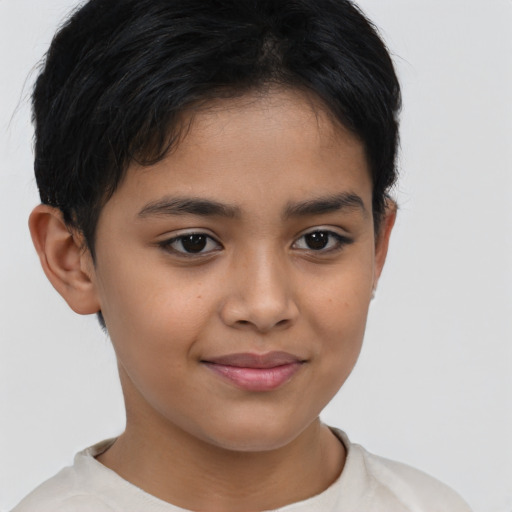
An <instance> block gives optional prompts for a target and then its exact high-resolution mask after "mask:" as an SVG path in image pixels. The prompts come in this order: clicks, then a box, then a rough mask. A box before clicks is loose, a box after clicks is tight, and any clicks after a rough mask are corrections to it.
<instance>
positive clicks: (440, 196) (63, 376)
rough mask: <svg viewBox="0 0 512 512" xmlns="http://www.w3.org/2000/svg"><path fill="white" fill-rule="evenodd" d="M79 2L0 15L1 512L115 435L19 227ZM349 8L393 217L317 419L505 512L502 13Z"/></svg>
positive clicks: (368, 5) (97, 352)
mask: <svg viewBox="0 0 512 512" xmlns="http://www.w3.org/2000/svg"><path fill="white" fill-rule="evenodd" d="M76 4H77V2H76V1H72V0H45V1H42V0H0V62H1V67H0V69H1V79H0V92H1V94H0V240H1V246H0V247H1V249H0V290H1V292H0V315H1V321H0V510H8V509H10V508H11V507H12V506H13V505H14V504H15V503H16V502H17V501H18V500H19V499H21V498H22V496H23V495H25V494H26V493H27V492H28V491H30V490H31V489H32V488H33V487H34V486H35V485H36V484H38V483H40V482H41V481H42V480H43V479H46V478H47V477H49V476H51V475H52V474H54V473H55V472H56V471H57V470H59V469H60V468H61V467H62V466H64V465H66V464H69V463H71V461H72V456H73V454H74V453H75V452H76V451H78V450H80V449H82V448H84V447H85V446H87V445H90V444H93V443H95V442H97V441H99V440H100V439H103V438H106V437H110V436H114V435H116V434H119V433H120V432H121V430H122V427H123V421H124V420H123V406H122V400H121V394H120V389H119V385H118V383H117V377H116V374H115V372H116V369H115V360H114V356H113V353H112V350H111V348H110V344H109V341H108V339H107V338H106V337H105V335H104V334H103V333H102V332H101V330H100V329H99V327H98V326H97V325H96V320H95V318H84V317H79V316H76V315H75V314H74V313H72V312H71V311H70V310H69V309H68V308H67V306H66V305H65V303H64V302H63V300H62V299H61V298H60V297H59V296H58V295H57V294H56V292H55V291H54V290H53V289H52V288H51V286H50V285H49V284H48V282H47V281H46V278H45V277H44V275H43V273H42V271H41V269H40V268H39V263H38V261H37V258H36V256H35V253H34V251H33V249H32V245H31V242H30V239H29V234H28V229H27V217H28V214H29V212H30V210H31V208H32V207H33V206H34V205H35V204H37V202H38V197H37V191H36V186H35V183H34V179H33V177H32V153H31V140H32V131H31V127H30V121H29V119H30V114H29V111H28V108H27V107H28V95H29V93H30V87H31V83H32V80H33V78H34V73H33V72H32V74H31V70H32V71H33V69H34V68H35V63H36V62H37V61H38V60H39V59H40V58H41V56H42V55H43V54H44V52H45V51H46V49H47V47H48V44H49V41H50V38H51V36H52V34H53V33H54V31H55V28H56V27H57V24H58V22H59V20H61V19H62V17H63V16H64V14H65V13H66V12H67V11H68V10H69V9H70V7H72V6H74V5H76ZM359 4H360V5H361V7H362V8H363V9H364V10H365V11H366V13H367V14H368V15H369V16H370V18H372V19H373V20H374V22H375V23H376V24H377V26H379V27H380V29H381V32H382V34H383V36H384V38H385V39H386V41H387V43H388V46H389V47H390V49H391V51H392V52H393V53H394V54H395V62H396V65H397V68H398V71H399V74H400V77H401V81H402V85H403V93H404V109H403V116H402V119H403V121H402V152H401V158H400V169H401V174H402V179H401V182H400V185H399V186H398V187H397V190H396V196H397V198H398V201H399V203H400V206H401V209H400V213H399V220H398V224H397V226H396V231H395V233H394V236H393V238H392V246H391V251H390V254H389V258H388V263H387V268H386V269H385V272H384V275H383V278H382V279H381V282H380V286H379V290H378V292H377V297H376V299H375V301H374V302H373V304H372V311H371V313H370V321H369V325H368V330H367V336H366V341H365V346H364V349H363V353H362V355H361V358H360V361H359V363H358V365H357V367H356V369H355V371H354V373H353V375H352V376H351V378H350V379H349V380H348V382H347V383H346V385H345V386H344V388H343V390H342V391H341V392H340V393H339V395H338V396H337V397H336V399H335V400H334V401H333V402H332V403H331V404H330V406H329V407H328V408H327V410H326V411H325V413H324V415H323V417H324V420H325V421H327V422H329V423H331V424H333V425H336V426H338V427H341V428H343V429H344V430H346V431H347V433H348V434H349V436H350V437H351V438H352V440H353V441H356V442H359V443H361V444H363V445H364V446H365V447H366V448H367V449H369V450H371V451H373V452H376V453H378V454H380V455H384V456H387V457H390V458H394V459H398V460H401V461H404V462H407V463H409V464H411V465H413V466H417V467H419V468H421V469H423V470H425V471H427V472H429V473H431V474H433V475H435V476H436V477H438V478H439V479H441V480H443V481H445V482H447V483H448V484H450V485H451V486H453V487H454V488H455V489H456V490H458V491H459V492H460V493H461V494H462V495H463V496H464V497H465V498H466V499H467V500H468V502H469V503H470V504H471V506H472V507H473V508H474V511H475V512H511V511H512V440H511V436H510V432H512V372H511V368H512V242H511V237H512V193H511V186H512V30H511V28H512V2H511V1H510V0H486V1H482V0H429V1H425V0H360V1H359ZM29 75H30V76H29ZM27 77H28V78H27Z"/></svg>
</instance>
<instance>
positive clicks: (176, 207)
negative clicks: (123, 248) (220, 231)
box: [138, 197, 240, 218]
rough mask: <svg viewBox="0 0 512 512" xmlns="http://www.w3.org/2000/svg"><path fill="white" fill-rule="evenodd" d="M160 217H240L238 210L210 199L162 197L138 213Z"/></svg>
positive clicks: (141, 216) (143, 215) (139, 215)
mask: <svg viewBox="0 0 512 512" xmlns="http://www.w3.org/2000/svg"><path fill="white" fill-rule="evenodd" d="M160 215H199V216H204V217H207V216H208V217H210V216H217V217H227V218H233V217H238V216H240V208H238V207H237V206H231V205H226V204H223V203H219V202H217V201H213V200H211V199H204V198H197V197H164V198H162V199H159V200H157V201H153V202H151V203H148V204H146V205H145V206H144V207H143V208H142V210H141V211H140V212H139V213H138V217H140V218H145V217H151V216H160Z"/></svg>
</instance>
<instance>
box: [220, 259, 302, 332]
mask: <svg viewBox="0 0 512 512" xmlns="http://www.w3.org/2000/svg"><path fill="white" fill-rule="evenodd" d="M233 267H234V268H233ZM233 267H232V269H231V272H230V274H229V278H228V283H226V284H227V286H226V297H225V300H224V302H223V304H222V306H221V311H220V316H221V318H222V321H223V322H224V323H225V324H226V325H229V326H230V327H235V328H238V329H252V330H256V331H258V332H260V333H266V332H269V331H271V330H273V329H277V328H282V329H283V328H287V327H289V326H291V325H292V324H294V323H295V321H296V320H297V318H298V315H299V309H298V306H297V302H296V300H295V296H294V293H293V289H292V283H291V279H290V273H289V272H288V271H287V268H286V265H285V263H284V262H283V261H280V258H279V257H276V256H275V255H272V254H271V252H270V251H258V252H254V251H253V252H252V253H251V254H249V255H248V256H247V257H245V256H244V257H239V258H238V261H237V262H236V263H234V265H233Z"/></svg>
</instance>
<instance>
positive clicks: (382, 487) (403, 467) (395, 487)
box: [335, 431, 471, 512]
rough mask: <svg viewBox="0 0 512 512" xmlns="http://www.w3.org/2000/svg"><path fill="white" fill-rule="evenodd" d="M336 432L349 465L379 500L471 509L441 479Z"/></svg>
mask: <svg viewBox="0 0 512 512" xmlns="http://www.w3.org/2000/svg"><path fill="white" fill-rule="evenodd" d="M335 433H336V434H337V435H338V437H340V439H341V440H342V442H343V443H344V444H345V445H346V447H347V449H348V457H347V466H348V467H346V469H348V471H349V472H352V474H353V475H354V476H355V475H357V478H358V479H359V480H364V481H365V487H366V489H371V494H372V495H373V496H375V502H376V503H377V502H379V501H380V500H383V501H384V502H386V503H388V502H389V503H396V507H397V508H395V510H407V511H409V510H415V511H421V512H471V511H470V508H469V506H468V505H467V503H466V502H465V501H464V500H463V499H462V498H461V497H460V496H459V495H458V494H457V493H456V492H455V491H454V490H452V489H451V488H450V487H448V486H447V485H445V484H443V483H442V482H440V481H439V480H437V479H435V478H433V477H432V476H430V475H428V474H426V473H424V472H423V471H420V470H418V469H415V468H413V467H411V466H408V465H407V464H403V463H401V462H396V461H393V460H389V459H386V458H384V457H379V456H377V455H374V454H372V453H370V452H368V451H367V450H365V449H364V448H363V447H362V446H360V445H358V444H353V443H350V441H349V440H348V438H347V436H346V435H345V434H344V433H343V432H340V431H335ZM344 471H345V470H344Z"/></svg>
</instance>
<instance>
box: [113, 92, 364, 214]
mask: <svg viewBox="0 0 512 512" xmlns="http://www.w3.org/2000/svg"><path fill="white" fill-rule="evenodd" d="M183 121H184V125H185V126H187V130H186V131H185V132H184V133H183V135H182V137H181V139H180V141H179V142H178V144H176V146H175V147H174V148H173V149H172V151H170V152H169V154H168V155H167V156H166V158H164V159H163V160H162V161H160V162H158V163H157V164H155V165H152V166H146V167H142V166H138V165H132V166H131V167H130V168H129V169H128V172H127V175H126V177H125V180H123V183H122V184H121V186H120V188H119V189H118V191H117V192H116V193H115V194H114V196H113V198H112V199H111V201H112V200H114V202H116V196H117V197H119V196H124V197H126V198H130V200H131V203H132V204H138V205H140V204H141V202H143V201H154V200H155V199H158V197H157V196H159V195H160V196H163V195H165V194H173V195H179V196H191V195H193V196H202V197H208V198H213V199H216V200H218V201H226V202H229V203H230V204H237V203H241V202H244V203H245V204H247V205H249V204H252V205H257V204H259V207H260V208H261V207H262V205H266V206H267V208H268V207H270V201H269V200H270V199H271V198H272V199H276V201H277V200H281V202H286V203H290V202H293V201H304V200H308V199H310V198H311V197H313V196H326V195H328V194H335V193H341V192H343V193H345V192H349V193H350V192H357V194H358V195H362V196H365V197H363V200H364V202H365V204H366V203H367V207H368V211H370V210H371V201H370V196H371V180H370V173H369V170H368V165H367V162H366V157H365V153H364V148H363V145H362V144H361V143H360V141H359V140H358V139H357V138H356V137H355V136H354V135H352V134H351V133H350V132H349V131H348V130H346V129H345V128H344V127H343V126H340V125H339V124H338V123H336V122H335V121H333V119H332V116H330V115H329V114H328V113H326V110H325V108H324V107H323V105H322V104H321V103H320V102H319V101H317V100H315V99H314V98H312V97H311V96H309V95H307V94H305V93H302V92H300V91H294V90H273V91H270V92H269V91H267V92H266V93H265V94H263V93H259V92H255V93H252V94H248V95H244V96H243V97H239V98H234V99H221V100H215V101H212V102H210V103H209V104H207V105H206V106H201V107H200V108H197V109H195V110H191V111H189V112H188V113H187V114H186V117H185V119H184V120H183ZM356 189H357V190H356Z"/></svg>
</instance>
